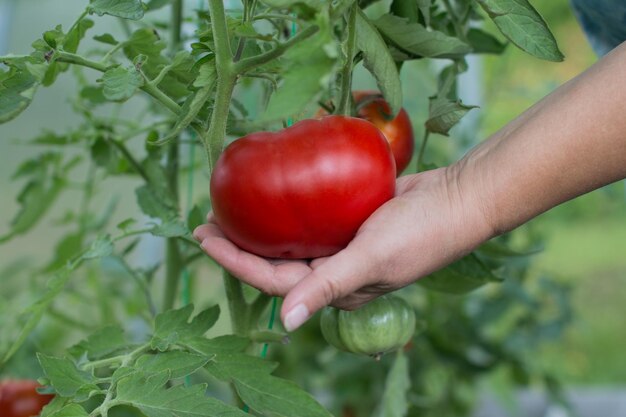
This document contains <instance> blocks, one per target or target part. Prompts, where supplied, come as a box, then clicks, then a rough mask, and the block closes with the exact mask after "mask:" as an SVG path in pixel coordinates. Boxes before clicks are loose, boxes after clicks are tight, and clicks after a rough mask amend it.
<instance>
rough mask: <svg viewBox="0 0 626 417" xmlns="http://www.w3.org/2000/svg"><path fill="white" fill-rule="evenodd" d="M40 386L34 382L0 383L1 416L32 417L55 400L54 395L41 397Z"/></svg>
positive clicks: (9, 380)
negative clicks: (38, 390) (38, 389)
mask: <svg viewBox="0 0 626 417" xmlns="http://www.w3.org/2000/svg"><path fill="white" fill-rule="evenodd" d="M39 386H40V385H39V384H38V383H37V382H36V381H32V380H11V379H7V380H5V381H2V382H0V416H2V417H32V416H37V415H39V413H40V412H41V409H42V408H43V407H44V406H45V405H46V404H48V403H49V402H50V401H52V399H53V398H54V395H40V394H39V393H38V392H37V388H38V387H39Z"/></svg>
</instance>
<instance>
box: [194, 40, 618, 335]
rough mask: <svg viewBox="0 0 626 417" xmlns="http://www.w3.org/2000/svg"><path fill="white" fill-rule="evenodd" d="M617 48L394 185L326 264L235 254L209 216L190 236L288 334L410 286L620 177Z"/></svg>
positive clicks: (234, 247) (244, 253) (236, 249)
mask: <svg viewBox="0 0 626 417" xmlns="http://www.w3.org/2000/svg"><path fill="white" fill-rule="evenodd" d="M625 103H626V43H623V44H622V45H620V46H619V47H617V48H615V49H614V50H613V51H612V52H611V53H609V54H608V55H606V56H605V57H604V58H602V59H601V60H600V61H598V62H597V63H596V64H595V65H593V66H592V67H591V68H589V69H588V70H587V71H585V72H584V73H582V74H581V75H579V76H578V77H576V78H574V79H573V80H570V81H569V82H567V83H566V84H564V85H563V86H561V87H559V88H558V89H557V90H555V91H554V92H553V93H552V94H550V95H549V96H547V97H546V98H544V99H543V100H541V101H540V102H538V103H537V104H535V105H534V106H533V107H531V108H530V109H528V110H527V111H526V112H524V113H523V114H522V115H520V116H519V117H518V118H517V119H515V120H513V121H512V122H510V123H509V124H507V125H506V126H505V127H504V128H502V129H501V130H500V131H498V132H497V133H495V134H494V135H493V136H491V137H490V138H489V139H488V140H486V141H484V142H483V143H481V144H480V145H478V146H476V147H475V148H474V149H472V150H471V151H470V152H469V153H468V154H467V155H465V156H464V157H463V158H462V159H461V160H459V161H458V162H456V163H454V164H452V165H450V166H448V167H444V168H440V169H436V170H432V171H427V172H423V173H419V174H415V175H407V176H403V177H400V178H398V180H397V190H396V196H395V197H394V198H393V199H391V200H389V201H388V202H387V203H385V204H384V205H383V206H381V207H380V208H379V209H378V210H377V211H376V212H374V214H373V215H372V216H371V217H370V218H369V219H368V220H367V221H366V222H365V223H364V224H363V225H362V226H361V228H360V229H359V231H358V233H357V235H356V236H355V237H354V239H353V240H352V241H351V242H350V244H349V245H348V246H347V247H346V248H345V249H343V250H341V251H340V252H338V253H337V254H335V255H332V256H330V257H324V258H317V259H313V260H311V261H305V260H288V261H287V260H278V259H266V258H261V257H258V256H256V255H253V254H251V253H248V252H244V251H242V250H241V249H239V248H238V247H237V246H235V245H234V244H233V243H232V242H230V241H228V240H227V239H226V238H225V237H224V235H223V234H222V233H221V231H220V229H219V226H218V225H217V223H216V222H215V219H214V218H213V216H212V215H211V214H209V217H208V223H207V224H205V225H202V226H199V227H198V228H197V229H196V230H195V231H194V236H195V237H196V239H197V240H198V241H200V242H201V246H202V248H203V249H204V250H205V251H206V252H207V253H208V254H209V255H210V256H211V257H213V258H214V259H215V260H216V261H217V262H218V263H220V264H221V265H222V266H224V268H226V269H227V270H229V271H230V272H231V273H232V274H233V275H234V276H236V277H238V278H239V279H241V280H242V281H244V282H246V283H248V284H250V285H252V286H253V287H256V288H258V289H260V290H261V291H263V292H265V293H267V294H270V295H274V296H281V297H284V301H283V305H282V310H281V318H282V320H283V323H284V325H285V328H286V329H287V330H288V331H293V330H295V329H296V328H298V327H299V326H300V325H301V324H302V323H304V322H305V321H306V320H307V319H308V318H309V317H310V316H311V315H312V314H313V313H314V312H316V311H317V310H319V309H320V308H322V307H324V306H326V305H333V306H335V307H338V308H342V309H348V310H351V309H355V308H358V307H359V306H361V305H362V304H364V303H366V302H367V301H369V300H371V299H373V298H375V297H377V296H379V295H381V294H384V293H386V292H389V291H393V290H395V289H398V288H401V287H404V286H406V285H409V284H411V283H412V282H414V281H416V280H417V279H419V278H421V277H423V276H426V275H428V274H430V273H432V272H434V271H436V270H438V269H440V268H442V267H444V266H446V265H448V264H449V263H451V262H453V261H455V260H456V259H459V258H460V257H462V256H464V255H465V254H467V253H469V252H471V251H472V250H473V249H474V248H476V247H477V246H478V245H479V244H481V243H482V242H484V241H486V240H488V239H490V238H492V237H494V236H497V235H499V234H502V233H505V232H507V231H509V230H512V229H514V228H515V227H517V226H519V225H521V224H523V223H525V222H527V221H528V220H530V219H532V218H533V217H535V216H537V215H539V214H541V213H543V212H545V211H546V210H549V209H550V208H552V207H554V206H557V205H559V204H561V203H563V202H565V201H567V200H570V199H572V198H574V197H576V196H579V195H581V194H585V193H587V192H589V191H591V190H594V189H596V188H599V187H601V186H604V185H606V184H610V183H612V182H614V181H617V180H620V179H623V178H626V117H625V116H624V112H625V109H626V105H625Z"/></svg>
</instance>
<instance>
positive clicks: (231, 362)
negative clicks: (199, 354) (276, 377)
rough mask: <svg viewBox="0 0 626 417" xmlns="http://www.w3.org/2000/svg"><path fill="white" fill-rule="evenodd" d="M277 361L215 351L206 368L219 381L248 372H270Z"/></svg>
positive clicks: (275, 366) (230, 379) (276, 365)
mask: <svg viewBox="0 0 626 417" xmlns="http://www.w3.org/2000/svg"><path fill="white" fill-rule="evenodd" d="M277 367H278V363H277V362H272V361H268V360H265V359H261V358H259V357H256V356H250V355H247V354H245V353H217V354H215V357H214V358H213V360H212V361H211V362H210V363H208V364H207V366H206V369H207V371H209V372H210V373H211V375H213V376H214V377H215V378H217V379H219V380H220V381H225V382H228V381H232V380H234V379H236V378H238V377H239V376H242V375H244V376H245V375H246V374H250V373H261V374H268V375H269V374H271V373H272V372H274V370H275V369H276V368H277Z"/></svg>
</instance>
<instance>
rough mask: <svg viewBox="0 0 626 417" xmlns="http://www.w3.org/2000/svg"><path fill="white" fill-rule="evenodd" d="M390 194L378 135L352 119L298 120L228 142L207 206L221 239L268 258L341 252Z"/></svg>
mask: <svg viewBox="0 0 626 417" xmlns="http://www.w3.org/2000/svg"><path fill="white" fill-rule="evenodd" d="M394 193H395V163H394V160H393V156H392V154H391V151H390V148H389V144H388V143H387V140H386V139H385V137H384V136H383V134H382V133H381V132H380V131H379V130H378V129H377V128H376V127H375V126H374V125H373V124H371V123H369V122H367V121H365V120H362V119H358V118H353V117H344V116H327V117H323V118H321V119H307V120H302V121H300V122H298V123H296V124H294V125H293V126H291V127H288V128H286V129H283V130H280V131H278V132H256V133H252V134H250V135H247V136H244V137H242V138H240V139H238V140H236V141H234V142H233V143H231V144H230V145H229V146H228V147H226V149H225V150H224V152H223V153H222V155H221V157H220V158H219V160H218V162H217V164H216V166H215V169H214V171H213V174H212V176H211V201H212V205H213V212H214V214H215V218H216V221H217V223H218V225H219V226H220V228H221V229H222V231H223V232H224V234H225V235H226V237H228V238H229V239H230V240H231V241H233V242H234V243H235V244H236V245H238V246H239V247H241V248H242V249H244V250H247V251H249V252H252V253H255V254H257V255H261V256H264V257H269V258H283V259H301V258H316V257H320V256H328V255H332V254H334V253H336V252H338V251H339V250H341V249H343V248H344V247H345V246H346V245H347V244H348V243H349V242H350V241H351V240H352V238H353V237H354V235H355V234H356V232H357V230H358V229H359V227H360V226H361V224H362V223H363V222H364V221H365V220H366V219H367V218H368V217H369V216H370V215H371V214H372V213H373V212H374V211H375V210H376V209H377V208H378V207H380V206H381V205H382V204H383V203H385V202H386V201H387V200H389V199H391V198H392V197H393V195H394Z"/></svg>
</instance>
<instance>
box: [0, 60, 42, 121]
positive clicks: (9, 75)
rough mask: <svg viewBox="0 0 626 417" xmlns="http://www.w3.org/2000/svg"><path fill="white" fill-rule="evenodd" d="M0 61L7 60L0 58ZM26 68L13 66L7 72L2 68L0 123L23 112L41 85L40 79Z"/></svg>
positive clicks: (0, 74)
mask: <svg viewBox="0 0 626 417" xmlns="http://www.w3.org/2000/svg"><path fill="white" fill-rule="evenodd" d="M0 62H3V63H6V62H7V61H6V60H3V59H0ZM9 65H10V64H9ZM25 68H26V67H25V66H24V69H17V68H15V67H13V68H9V70H8V71H7V72H3V71H2V70H1V69H0V124H2V123H6V122H8V121H9V120H13V119H14V118H16V117H17V116H18V115H19V114H20V113H21V112H23V111H24V110H25V109H26V108H27V107H28V106H29V105H30V103H31V102H32V100H33V97H34V95H35V92H36V91H37V87H39V81H38V79H37V78H36V77H35V76H34V75H33V74H31V73H30V72H29V71H27V70H26V69H25Z"/></svg>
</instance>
